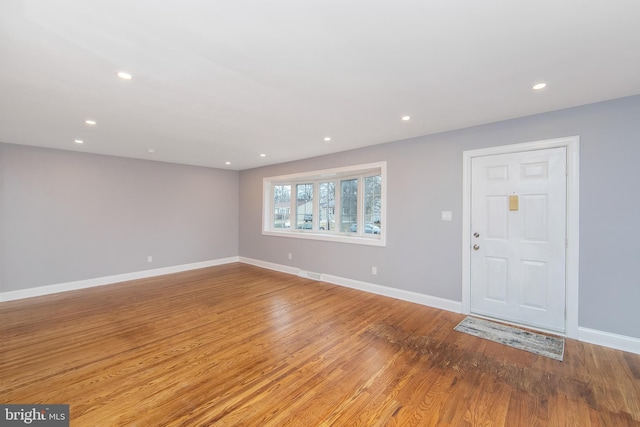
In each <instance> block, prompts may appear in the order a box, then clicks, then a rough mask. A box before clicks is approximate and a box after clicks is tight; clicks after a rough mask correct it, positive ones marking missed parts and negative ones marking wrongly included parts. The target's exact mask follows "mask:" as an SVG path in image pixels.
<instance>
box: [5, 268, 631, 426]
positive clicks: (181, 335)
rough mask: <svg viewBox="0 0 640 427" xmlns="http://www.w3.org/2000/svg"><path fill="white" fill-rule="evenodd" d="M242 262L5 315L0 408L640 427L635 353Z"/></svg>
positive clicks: (165, 422)
mask: <svg viewBox="0 0 640 427" xmlns="http://www.w3.org/2000/svg"><path fill="white" fill-rule="evenodd" d="M463 318H464V316H463V315H460V314H455V313H450V312H446V311H442V310H437V309H433V308H429V307H424V306H420V305H416V304H411V303H408V302H404V301H399V300H394V299H390V298H385V297H381V296H377V295H372V294H368V293H364V292H360V291H357V290H352V289H348V288H343V287H340V286H335V285H330V284H326V283H321V282H314V281H311V280H307V279H303V278H300V277H296V276H291V275H287V274H282V273H277V272H273V271H269V270H264V269H260V268H257V267H253V266H249V265H244V264H239V263H236V264H228V265H224V266H219V267H212V268H206V269H202V270H195V271H190V272H185V273H178V274H173V275H168V276H163V277H157V278H152V279H144V280H138V281H135V282H128V283H122V284H115V285H109V286H103V287H98V288H92V289H86V290H81V291H74V292H66V293H62V294H57V295H49V296H44V297H38V298H31V299H25V300H20V301H12V302H5V303H2V304H0V320H1V322H0V337H1V338H0V339H1V340H2V343H1V350H0V352H1V353H0V381H1V388H0V403H24V404H26V403H67V404H70V412H71V425H72V426H178V425H180V426H205V425H216V426H218V425H220V426H227V425H229V426H305V427H309V426H329V425H335V426H358V425H360V426H378V425H391V426H412V425H414V426H430V425H442V426H546V425H550V426H580V427H586V426H628V425H629V426H630V425H636V426H638V425H640V356H639V355H633V354H630V353H625V352H621V351H617V350H611V349H607V348H604V347H599V346H595V345H589V344H585V343H581V342H577V341H574V340H567V343H566V350H565V359H564V361H563V362H558V361H554V360H551V359H548V358H544V357H541V356H535V355H533V354H529V353H526V352H523V351H520V350H516V349H512V348H509V347H506V346H503V345H500V344H496V343H492V342H489V341H486V340H482V339H479V338H475V337H472V336H468V335H465V334H462V333H459V332H456V331H454V330H453V328H454V326H455V325H456V324H457V323H458V322H460V320H462V319H463Z"/></svg>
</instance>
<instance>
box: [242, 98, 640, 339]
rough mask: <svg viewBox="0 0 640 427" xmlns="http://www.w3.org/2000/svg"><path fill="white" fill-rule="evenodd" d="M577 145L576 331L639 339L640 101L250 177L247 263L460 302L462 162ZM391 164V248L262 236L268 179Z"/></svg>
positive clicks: (246, 178)
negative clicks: (563, 142) (479, 151)
mask: <svg viewBox="0 0 640 427" xmlns="http://www.w3.org/2000/svg"><path fill="white" fill-rule="evenodd" d="M571 135H579V136H580V143H581V146H580V148H581V158H580V162H581V163H580V167H581V177H580V291H579V292H580V301H579V325H580V326H581V327H586V328H592V329H596V330H601V331H606V332H611V333H616V334H621V335H626V336H630V337H636V338H640V330H639V329H638V325H640V314H639V311H638V308H637V305H638V301H640V279H639V277H640V275H639V274H638V271H637V266H636V264H637V259H638V255H640V249H638V248H639V246H638V245H639V243H640V224H639V222H640V221H639V220H640V213H639V212H640V201H639V200H638V196H639V193H640V190H638V183H640V167H638V165H637V163H638V160H639V159H640V96H633V97H628V98H623V99H619V100H614V101H608V102H602V103H598V104H592V105H587V106H582V107H577V108H572V109H567V110H561V111H556V112H551V113H546V114H540V115H535V116H530V117H525V118H520V119H514V120H508V121H504V122H499V123H493V124H489V125H484V126H478V127H473V128H468V129H461V130H456V131H452V132H446V133H442V134H437V135H430V136H425V137H420V138H415V139H411V140H406V141H398V142H392V143H387V144H382V145H378V146H374V147H368V148H364V149H359V150H354V151H348V152H343V153H338V154H334V155H328V156H323V157H317V158H313V159H307V160H302V161H297V162H292V163H286V164H280V165H275V166H269V167H264V168H259V169H253V170H246V171H242V172H241V173H240V230H239V233H240V255H241V256H244V257H248V258H254V259H258V260H263V261H268V262H273V263H278V264H282V265H291V266H295V267H298V268H302V269H304V270H308V271H313V272H318V273H328V274H332V275H336V276H341V277H345V278H350V279H356V280H362V281H365V282H369V283H375V284H379V285H383V286H389V287H393V288H398V289H404V290H409V291H413V292H418V293H421V294H426V295H431V296H436V297H441V298H446V299H451V300H455V301H461V294H462V277H461V263H462V234H461V229H462V223H461V215H462V152H463V151H464V150H471V149H476V148H484V147H490V146H497V145H506V144H514V143H521V142H528V141H537V140H543V139H551V138H558V137H563V136H571ZM382 160H386V161H387V162H388V165H387V167H388V187H387V188H388V200H387V202H388V211H387V213H388V217H387V232H388V235H387V243H388V244H387V246H386V247H384V248H380V247H370V246H359V245H352V244H345V243H330V242H319V241H309V240H301V239H292V238H284V237H271V236H262V235H261V212H262V208H261V203H262V178H263V177H267V176H277V175H282V174H290V173H297V172H304V171H311V170H318V169H327V168H333V167H339V166H348V165H354V164H360V163H369V162H375V161H382ZM443 210H451V211H453V221H451V222H443V221H441V211H443ZM289 252H291V253H292V254H293V259H292V260H288V258H287V254H288V253H289ZM372 266H377V268H378V275H376V276H373V275H371V267H372Z"/></svg>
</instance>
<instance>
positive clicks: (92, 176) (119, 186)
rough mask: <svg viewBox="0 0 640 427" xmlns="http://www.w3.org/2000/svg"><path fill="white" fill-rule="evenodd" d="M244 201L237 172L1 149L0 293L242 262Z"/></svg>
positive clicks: (2, 146)
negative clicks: (241, 204)
mask: <svg viewBox="0 0 640 427" xmlns="http://www.w3.org/2000/svg"><path fill="white" fill-rule="evenodd" d="M238 194H239V192H238V172H235V171H225V170H221V169H210V168H202V167H194V166H184V165H175V164H168V163H160V162H153V161H144V160H134V159H125V158H119V157H111V156H102V155H94V154H85V153H78V152H72V151H60V150H51V149H43V148H36V147H28V146H19V145H11V144H2V143H0V204H1V205H0V237H1V241H0V263H1V264H0V267H1V270H0V290H2V291H11V290H18V289H26V288H32V287H37V286H43V285H50V284H58V283H65V282H70V281H76V280H83V279H90V278H97V277H104V276H110V275H115V274H121V273H130V272H137V271H143V270H150V269H155V268H161V267H169V266H176V265H181V264H189V263H194V262H200V261H209V260H214V259H220V258H225V257H231V256H237V255H238ZM148 255H151V256H153V262H152V263H147V256H148Z"/></svg>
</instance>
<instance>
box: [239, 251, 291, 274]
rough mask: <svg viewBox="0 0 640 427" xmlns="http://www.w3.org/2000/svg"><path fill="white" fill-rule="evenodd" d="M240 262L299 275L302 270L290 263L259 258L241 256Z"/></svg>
mask: <svg viewBox="0 0 640 427" xmlns="http://www.w3.org/2000/svg"><path fill="white" fill-rule="evenodd" d="M238 260H239V261H240V262H243V263H245V264H250V265H255V266H256V267H262V268H266V269H267V270H274V271H279V272H281V273H288V274H293V275H294V276H297V275H298V273H299V272H300V269H299V268H297V267H290V266H288V265H281V264H274V263H272V262H267V261H260V260H259V259H253V258H246V257H243V256H241V257H239V259H238Z"/></svg>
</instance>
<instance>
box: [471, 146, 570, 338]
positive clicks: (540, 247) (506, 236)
mask: <svg viewBox="0 0 640 427" xmlns="http://www.w3.org/2000/svg"><path fill="white" fill-rule="evenodd" d="M471 177H472V180H471V239H470V242H471V246H472V248H471V271H470V273H471V279H470V282H471V283H470V284H471V298H470V309H471V312H472V313H476V314H479V315H484V316H489V317H494V318H498V319H502V320H507V321H510V322H515V323H520V324H523V325H529V326H534V327H538V328H543V329H548V330H553V331H559V332H564V330H565V294H566V283H565V281H566V279H565V277H566V274H565V268H566V260H565V247H566V209H567V208H566V206H567V181H566V147H559V148H551V149H543V150H534V151H525V152H517V153H510V154H499V155H491V156H483V157H474V158H473V159H472V162H471Z"/></svg>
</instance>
